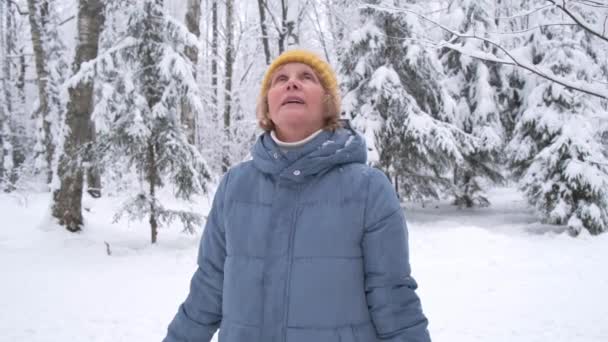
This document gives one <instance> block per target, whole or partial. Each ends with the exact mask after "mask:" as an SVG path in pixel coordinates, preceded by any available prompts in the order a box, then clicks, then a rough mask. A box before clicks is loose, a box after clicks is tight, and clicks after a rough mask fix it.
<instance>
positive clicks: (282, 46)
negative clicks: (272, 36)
mask: <svg viewBox="0 0 608 342" xmlns="http://www.w3.org/2000/svg"><path fill="white" fill-rule="evenodd" d="M287 26H288V25H287V4H286V3H285V0H281V28H280V29H279V55H280V54H282V53H283V51H285V38H286V37H287V30H288V28H287Z"/></svg>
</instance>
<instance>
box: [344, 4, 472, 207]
mask: <svg viewBox="0 0 608 342" xmlns="http://www.w3.org/2000/svg"><path fill="white" fill-rule="evenodd" d="M366 3H367V4H371V5H378V4H382V3H383V2H382V1H366ZM359 15H360V26H359V29H357V30H355V31H354V32H352V34H351V36H350V39H349V40H348V41H347V42H346V46H347V47H346V49H345V54H344V56H343V57H342V60H341V68H340V73H341V77H342V79H343V84H344V87H345V93H346V96H345V98H344V109H345V114H346V116H347V117H349V118H352V120H353V124H354V126H355V127H356V128H357V129H358V130H359V131H361V132H363V134H364V135H365V136H366V138H367V142H368V145H369V146H370V149H371V153H370V160H371V161H372V162H374V163H376V164H377V165H378V166H379V167H380V168H381V169H382V170H383V171H384V172H385V173H387V175H388V176H389V177H390V178H391V179H392V180H393V182H394V185H395V187H396V189H397V190H398V192H399V193H400V194H401V195H402V196H403V197H405V198H408V199H415V200H423V199H427V198H438V197H440V196H441V195H443V194H445V192H446V191H447V190H448V189H450V188H451V171H452V170H453V168H454V167H455V166H456V165H457V164H460V163H463V162H464V160H465V159H464V156H465V155H467V154H469V153H471V152H472V151H473V149H474V142H475V139H474V138H473V137H472V136H471V135H469V134H467V133H465V132H464V131H462V130H461V129H459V128H458V127H457V126H456V125H455V117H454V114H455V106H454V104H453V101H452V99H451V97H450V96H449V94H448V92H447V89H446V88H445V86H444V85H443V84H442V74H441V64H440V62H439V60H438V58H437V55H436V54H435V53H434V52H433V51H429V50H426V49H424V48H423V47H422V46H420V45H418V44H416V42H415V41H412V40H411V38H412V37H413V36H416V35H417V34H419V33H420V32H422V31H424V27H422V25H421V23H420V21H419V20H418V19H417V18H415V17H413V16H405V15H403V14H391V13H388V12H385V11H380V10H376V9H375V8H362V9H361V10H360V13H359Z"/></svg>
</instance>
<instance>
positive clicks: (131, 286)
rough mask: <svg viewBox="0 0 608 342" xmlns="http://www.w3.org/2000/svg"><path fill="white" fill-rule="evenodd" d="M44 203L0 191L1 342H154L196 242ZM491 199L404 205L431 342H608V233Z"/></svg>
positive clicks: (182, 286) (103, 204)
mask: <svg viewBox="0 0 608 342" xmlns="http://www.w3.org/2000/svg"><path fill="white" fill-rule="evenodd" d="M48 200H49V197H48V195H30V196H28V200H27V204H25V203H22V204H19V203H18V201H16V200H15V199H14V198H12V197H9V196H7V195H0V219H1V221H0V222H2V223H0V225H1V228H0V272H1V274H2V280H1V281H0V341H1V342H5V341H6V342H15V341H24V342H25V341H26V342H42V341H45V342H49V341H52V342H55V341H57V342H59V341H61V342H63V341H108V342H119V341H125V342H126V341H130V342H133V341H138V342H139V341H160V339H161V338H162V337H163V336H164V333H165V330H166V326H167V324H168V323H169V321H170V319H171V318H172V317H173V315H174V314H175V310H176V309H177V305H178V304H179V303H180V302H181V301H182V300H183V299H184V298H185V296H186V291H187V287H188V283H189V280H190V276H191V274H192V272H193V270H194V266H195V257H196V252H197V244H198V238H199V237H197V236H186V235H183V234H180V233H179V228H174V229H167V230H163V231H161V235H160V236H159V239H160V243H159V245H158V246H149V243H148V239H149V237H148V230H147V229H146V228H145V225H144V224H134V223H131V224H127V223H121V224H120V225H118V224H115V225H112V224H110V222H111V218H112V207H113V206H115V205H116V202H117V201H116V200H115V199H114V200H107V199H104V200H101V201H99V202H92V203H91V204H92V208H91V212H88V213H87V214H86V215H87V217H86V218H87V221H88V222H94V224H91V225H90V226H89V227H88V229H87V231H86V232H84V233H82V234H78V235H73V234H64V233H63V232H61V231H57V230H55V229H53V228H50V227H49V226H48V225H47V224H45V223H44V222H48V220H47V219H46V218H45V217H44V215H45V212H46V206H47V203H48ZM492 201H493V203H494V205H493V206H492V207H491V208H485V209H476V210H463V211H460V210H457V209H454V208H451V207H449V206H446V205H440V206H439V207H438V208H435V205H431V206H427V208H424V209H423V208H420V206H419V205H416V206H409V205H408V206H407V209H406V210H407V217H408V222H409V227H410V245H411V262H412V268H413V272H414V276H415V277H416V279H417V280H418V283H419V285H420V288H419V291H418V292H419V294H420V296H421V297H422V300H423V306H424V309H425V312H426V314H427V316H428V317H429V319H430V324H431V325H430V330H431V335H432V337H433V340H434V341H446V342H475V341H492V342H501V341H505V342H506V341H509V342H523V341H526V342H532V341H538V342H541V341H542V342H548V341H551V342H561V341H564V342H566V341H568V342H606V341H608V291H607V290H608V272H606V262H607V260H608V234H605V235H604V236H601V237H596V238H592V237H589V236H582V237H579V238H577V239H572V238H570V237H568V236H567V235H565V234H556V229H555V228H554V227H548V226H544V225H541V224H539V223H538V222H537V221H536V220H535V219H534V217H533V216H532V215H531V214H530V212H529V211H528V210H526V209H525V205H524V203H523V201H522V199H521V197H520V196H519V195H518V194H517V193H515V192H514V191H512V190H511V189H498V190H496V191H495V192H494V193H493V194H492ZM201 207H203V208H204V207H206V204H203V205H201ZM557 231H559V229H557ZM104 241H108V242H109V243H110V245H111V248H112V252H113V255H112V256H111V257H108V256H107V255H106V247H105V244H104V243H103V242H104Z"/></svg>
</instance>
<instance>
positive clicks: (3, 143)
mask: <svg viewBox="0 0 608 342" xmlns="http://www.w3.org/2000/svg"><path fill="white" fill-rule="evenodd" d="M7 7H8V6H7V3H4V2H0V68H1V69H0V70H1V73H0V188H4V184H5V183H6V178H7V177H6V174H8V173H9V170H8V168H7V167H6V166H5V160H6V159H7V158H8V155H9V153H10V150H9V148H8V147H9V146H10V142H9V141H8V134H7V133H8V131H9V130H8V129H7V128H8V127H7V126H8V116H9V111H8V108H7V107H8V106H9V102H10V99H9V89H8V81H9V80H10V67H9V61H8V58H7V57H8V55H10V52H9V51H8V45H7V43H6V41H8V37H7V32H6V31H5V28H7V27H8V22H6V23H5V21H8V20H10V16H9V14H8V8H7Z"/></svg>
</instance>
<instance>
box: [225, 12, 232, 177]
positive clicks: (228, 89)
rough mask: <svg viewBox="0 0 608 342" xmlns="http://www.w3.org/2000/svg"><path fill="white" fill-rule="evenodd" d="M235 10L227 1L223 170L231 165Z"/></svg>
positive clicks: (226, 169)
mask: <svg viewBox="0 0 608 342" xmlns="http://www.w3.org/2000/svg"><path fill="white" fill-rule="evenodd" d="M233 12H234V0H227V1H226V31H225V32H224V34H225V36H226V58H225V60H226V70H225V71H226V73H225V78H224V135H225V136H224V139H225V140H224V157H223V158H222V159H223V162H222V170H223V171H224V172H226V171H228V168H229V167H230V157H229V155H228V154H229V152H228V143H229V142H230V116H231V110H232V108H231V101H232V67H233V64H234V47H233V41H232V40H233V37H232V36H233V31H234V28H233V20H234V18H233V16H234V15H233Z"/></svg>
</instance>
